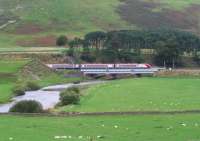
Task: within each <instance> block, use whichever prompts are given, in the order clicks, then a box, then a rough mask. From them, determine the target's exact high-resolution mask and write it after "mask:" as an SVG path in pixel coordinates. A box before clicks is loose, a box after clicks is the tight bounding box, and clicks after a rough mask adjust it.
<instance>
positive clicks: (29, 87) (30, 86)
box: [13, 82, 40, 96]
mask: <svg viewBox="0 0 200 141" xmlns="http://www.w3.org/2000/svg"><path fill="white" fill-rule="evenodd" d="M39 89H40V86H39V85H38V84H36V83H34V82H26V83H25V84H18V85H16V86H15V87H14V88H13V94H14V95H15V96H22V95H24V94H25V92H26V91H36V90H39Z"/></svg>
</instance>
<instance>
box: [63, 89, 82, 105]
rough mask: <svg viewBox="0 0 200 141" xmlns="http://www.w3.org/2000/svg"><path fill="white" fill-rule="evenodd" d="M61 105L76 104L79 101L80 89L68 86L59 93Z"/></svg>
mask: <svg viewBox="0 0 200 141" xmlns="http://www.w3.org/2000/svg"><path fill="white" fill-rule="evenodd" d="M60 101H61V105H69V104H78V103H79V101H80V90H79V89H78V88H77V87H72V88H69V89H67V90H65V91H63V92H62V93H61V94H60Z"/></svg>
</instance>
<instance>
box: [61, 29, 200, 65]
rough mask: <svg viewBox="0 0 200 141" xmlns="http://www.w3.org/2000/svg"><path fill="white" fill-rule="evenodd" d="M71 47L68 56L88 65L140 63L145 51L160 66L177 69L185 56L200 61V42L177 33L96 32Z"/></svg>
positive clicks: (155, 31)
mask: <svg viewBox="0 0 200 141" xmlns="http://www.w3.org/2000/svg"><path fill="white" fill-rule="evenodd" d="M62 38H64V37H62ZM57 42H58V41H57ZM68 45H69V46H70V49H69V50H68V51H67V52H66V53H67V55H69V56H71V57H75V58H80V59H81V60H83V61H86V62H96V61H99V62H109V63H116V62H122V63H127V62H128V63H131V62H137V63H140V62H143V53H142V50H148V51H149V52H150V54H151V55H152V56H153V58H154V60H155V63H156V64H157V65H165V66H173V67H174V66H175V65H176V64H177V63H178V61H179V59H180V57H181V56H182V55H184V54H190V55H192V56H193V57H196V59H197V57H198V56H199V55H198V53H199V50H200V38H199V37H198V36H197V35H195V34H193V33H190V32H185V31H180V30H175V29H156V30H120V31H110V32H103V31H95V32H90V33H88V34H86V35H85V36H84V38H83V39H81V38H74V39H73V40H71V41H68Z"/></svg>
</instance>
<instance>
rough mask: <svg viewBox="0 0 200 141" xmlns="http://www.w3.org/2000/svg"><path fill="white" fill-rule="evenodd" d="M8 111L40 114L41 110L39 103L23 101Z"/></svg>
mask: <svg viewBox="0 0 200 141" xmlns="http://www.w3.org/2000/svg"><path fill="white" fill-rule="evenodd" d="M9 111H10V112H14V113H41V112H42V111H43V110H42V105H41V104H40V103H39V102H37V101H34V100H24V101H20V102H18V103H16V104H15V105H14V106H13V107H11V108H10V110H9Z"/></svg>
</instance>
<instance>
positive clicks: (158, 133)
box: [0, 115, 200, 141]
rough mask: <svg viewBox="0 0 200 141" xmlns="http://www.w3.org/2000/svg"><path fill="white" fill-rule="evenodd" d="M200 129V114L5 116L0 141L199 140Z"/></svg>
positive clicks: (1, 125) (1, 122) (2, 120)
mask: <svg viewBox="0 0 200 141" xmlns="http://www.w3.org/2000/svg"><path fill="white" fill-rule="evenodd" d="M199 129H200V115H174V116H100V117H96V116H93V117H74V118H73V117H70V118H62V117H60V118H53V117H23V116H21V117H17V116H1V120H0V133H1V136H0V141H8V140H9V139H10V138H12V139H13V140H15V141H27V140H28V141H36V140H37V141H55V140H70V141H77V140H81V141H90V140H92V141H130V140H133V139H134V140H137V141H147V140H148V141H169V140H170V141H184V140H185V141H196V140H199V139H200V135H199ZM56 136H58V137H60V136H62V137H63V136H66V137H67V139H55V137H56ZM69 136H70V138H69ZM97 136H100V137H101V138H97ZM89 137H90V138H92V139H89Z"/></svg>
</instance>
